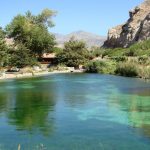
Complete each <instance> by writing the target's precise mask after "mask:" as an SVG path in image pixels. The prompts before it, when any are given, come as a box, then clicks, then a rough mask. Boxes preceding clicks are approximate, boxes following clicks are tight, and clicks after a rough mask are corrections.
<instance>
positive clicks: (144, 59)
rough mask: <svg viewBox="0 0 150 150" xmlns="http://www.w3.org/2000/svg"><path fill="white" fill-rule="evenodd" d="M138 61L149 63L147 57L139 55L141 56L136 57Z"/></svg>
mask: <svg viewBox="0 0 150 150" xmlns="http://www.w3.org/2000/svg"><path fill="white" fill-rule="evenodd" d="M138 62H139V64H145V65H147V64H149V57H147V56H141V57H139V58H138Z"/></svg>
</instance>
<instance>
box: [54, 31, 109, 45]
mask: <svg viewBox="0 0 150 150" xmlns="http://www.w3.org/2000/svg"><path fill="white" fill-rule="evenodd" d="M53 34H54V35H55V38H56V42H57V43H58V45H57V46H58V47H63V46H64V43H65V42H68V41H69V40H70V38H71V37H74V38H75V39H76V40H82V41H84V42H85V43H86V44H87V46H88V47H89V48H90V47H92V46H98V47H100V46H102V45H103V43H104V41H105V40H106V37H105V36H100V35H97V34H94V33H90V32H87V31H82V30H79V31H74V32H71V33H69V34H66V35H63V34H59V33H53Z"/></svg>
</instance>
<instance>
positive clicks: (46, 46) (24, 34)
mask: <svg viewBox="0 0 150 150" xmlns="http://www.w3.org/2000/svg"><path fill="white" fill-rule="evenodd" d="M54 15H55V12H53V11H52V10H49V9H45V10H43V11H42V12H41V13H40V14H39V15H37V16H34V15H32V13H31V12H29V11H28V12H27V13H26V15H17V16H16V17H14V19H13V20H12V22H11V23H10V24H9V25H7V27H6V31H7V34H8V36H9V37H10V38H13V39H14V41H15V44H16V45H18V44H19V43H21V44H24V46H25V47H26V48H27V49H29V50H30V51H31V52H32V53H33V54H34V55H35V56H38V57H40V56H41V55H42V54H43V53H44V52H50V51H52V49H53V47H54V45H55V38H54V36H53V35H52V34H50V33H49V31H48V29H49V27H52V26H53V22H52V20H51V18H52V16H54Z"/></svg>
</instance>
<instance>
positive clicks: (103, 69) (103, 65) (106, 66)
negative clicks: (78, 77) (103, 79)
mask: <svg viewBox="0 0 150 150" xmlns="http://www.w3.org/2000/svg"><path fill="white" fill-rule="evenodd" d="M85 68H86V72H88V73H104V74H114V71H115V69H116V63H115V62H113V61H102V60H101V61H92V62H90V63H88V64H87V65H86V67H85Z"/></svg>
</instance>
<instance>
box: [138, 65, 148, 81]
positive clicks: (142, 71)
mask: <svg viewBox="0 0 150 150" xmlns="http://www.w3.org/2000/svg"><path fill="white" fill-rule="evenodd" d="M138 76H139V77H140V78H143V79H150V67H141V68H139V69H138Z"/></svg>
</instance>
